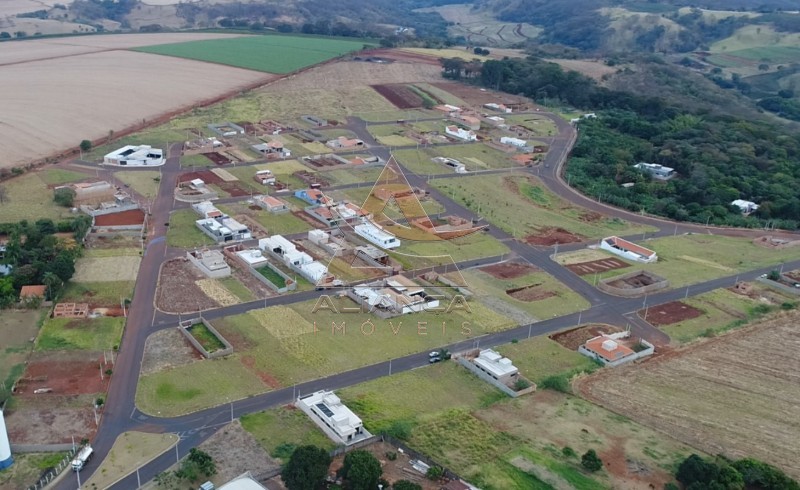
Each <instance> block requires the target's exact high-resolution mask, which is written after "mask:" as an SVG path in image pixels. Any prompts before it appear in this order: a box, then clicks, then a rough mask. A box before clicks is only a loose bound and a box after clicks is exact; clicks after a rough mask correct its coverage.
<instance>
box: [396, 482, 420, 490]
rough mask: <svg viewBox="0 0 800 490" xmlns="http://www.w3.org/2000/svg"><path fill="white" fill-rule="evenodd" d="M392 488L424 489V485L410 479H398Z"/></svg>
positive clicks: (399, 489)
mask: <svg viewBox="0 0 800 490" xmlns="http://www.w3.org/2000/svg"><path fill="white" fill-rule="evenodd" d="M392 490H422V485H420V484H418V483H414V482H410V481H408V480H397V481H396V482H394V484H393V485H392Z"/></svg>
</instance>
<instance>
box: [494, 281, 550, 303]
mask: <svg viewBox="0 0 800 490" xmlns="http://www.w3.org/2000/svg"><path fill="white" fill-rule="evenodd" d="M540 286H541V284H531V285H529V286H523V287H521V288H513V289H508V290H506V294H507V295H509V296H511V297H512V298H514V299H516V300H519V301H527V302H530V301H539V300H542V299H547V298H550V297H553V296H555V295H556V293H554V292H552V291H547V290H545V289H543V288H541V287H540Z"/></svg>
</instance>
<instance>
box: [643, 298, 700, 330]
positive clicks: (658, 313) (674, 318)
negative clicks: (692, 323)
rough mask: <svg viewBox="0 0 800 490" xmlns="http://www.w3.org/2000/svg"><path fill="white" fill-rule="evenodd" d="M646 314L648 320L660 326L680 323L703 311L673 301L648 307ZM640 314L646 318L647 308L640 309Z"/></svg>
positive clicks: (695, 316)
mask: <svg viewBox="0 0 800 490" xmlns="http://www.w3.org/2000/svg"><path fill="white" fill-rule="evenodd" d="M646 314H647V318H646V320H647V321H648V322H649V323H652V324H653V325H655V326H657V327H659V326H661V325H672V324H673V323H678V322H680V321H683V320H689V319H692V318H697V317H698V316H700V315H702V314H703V312H702V311H700V310H698V309H697V308H695V307H694V306H690V305H687V304H686V303H683V302H681V301H673V302H672V303H665V304H663V305H658V306H651V307H650V308H647V313H646ZM639 316H640V317H641V318H645V310H639Z"/></svg>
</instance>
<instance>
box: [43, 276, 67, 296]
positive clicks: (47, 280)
mask: <svg viewBox="0 0 800 490" xmlns="http://www.w3.org/2000/svg"><path fill="white" fill-rule="evenodd" d="M42 282H43V283H44V285H45V286H47V297H48V298H49V299H50V300H54V299H55V297H56V295H57V294H58V291H59V290H60V289H61V286H63V285H64V282H63V281H62V280H61V278H60V277H58V276H57V275H56V274H53V273H52V272H49V271H48V272H45V273H44V275H43V276H42Z"/></svg>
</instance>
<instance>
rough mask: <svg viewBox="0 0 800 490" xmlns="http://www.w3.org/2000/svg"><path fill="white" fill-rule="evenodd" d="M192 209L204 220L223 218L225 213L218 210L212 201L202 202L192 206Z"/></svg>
mask: <svg viewBox="0 0 800 490" xmlns="http://www.w3.org/2000/svg"><path fill="white" fill-rule="evenodd" d="M192 209H194V210H195V212H196V213H197V214H199V215H200V216H202V217H203V218H221V217H223V216H225V213H223V212H222V211H220V210H219V209H217V207H216V206H214V204H213V203H212V202H211V201H200V202H197V203H194V204H192Z"/></svg>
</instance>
